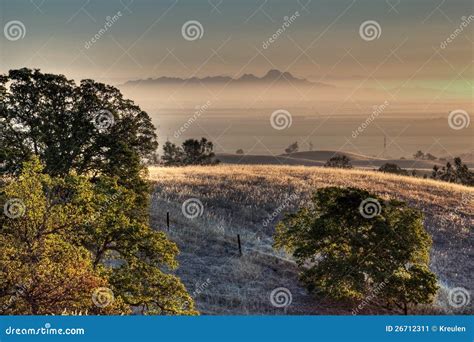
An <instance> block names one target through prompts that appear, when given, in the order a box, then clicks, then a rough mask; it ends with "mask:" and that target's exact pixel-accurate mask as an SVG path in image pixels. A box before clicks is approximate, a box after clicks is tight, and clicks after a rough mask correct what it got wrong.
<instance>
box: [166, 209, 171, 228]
mask: <svg viewBox="0 0 474 342" xmlns="http://www.w3.org/2000/svg"><path fill="white" fill-rule="evenodd" d="M166 226H167V227H168V231H169V230H170V212H169V211H167V212H166Z"/></svg>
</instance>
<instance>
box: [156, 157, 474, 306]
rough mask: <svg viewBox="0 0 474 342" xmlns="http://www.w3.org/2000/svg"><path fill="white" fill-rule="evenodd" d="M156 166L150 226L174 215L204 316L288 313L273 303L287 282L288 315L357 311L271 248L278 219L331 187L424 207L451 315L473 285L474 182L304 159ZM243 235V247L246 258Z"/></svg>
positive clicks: (186, 270) (175, 234)
mask: <svg viewBox="0 0 474 342" xmlns="http://www.w3.org/2000/svg"><path fill="white" fill-rule="evenodd" d="M149 171H150V172H149V178H150V180H152V181H153V182H154V184H155V191H154V195H153V202H152V207H151V223H152V226H153V227H154V228H155V229H162V230H166V212H167V211H168V212H170V218H171V228H170V231H169V233H168V234H169V236H170V238H171V239H172V240H174V241H176V242H177V243H178V245H179V247H180V249H181V252H182V253H181V255H180V268H179V270H178V274H179V276H181V277H182V279H183V281H184V282H185V284H186V286H187V287H188V290H189V291H190V292H191V293H193V292H194V294H193V297H194V298H195V299H196V302H197V305H198V309H199V310H200V311H201V312H202V313H208V314H246V313H250V314H264V313H269V314H272V313H278V314H281V313H283V309H279V308H275V307H273V306H272V305H271V303H270V300H269V295H270V292H271V291H272V290H273V289H275V288H277V287H286V288H288V289H290V291H291V293H292V296H293V302H292V304H291V305H290V306H289V307H288V308H286V309H285V310H286V313H288V314H341V313H342V314H350V312H351V309H352V305H353V304H349V303H346V304H338V305H335V303H333V302H331V301H330V300H327V299H325V298H318V297H314V296H310V295H308V294H307V293H306V291H305V289H304V288H302V287H301V286H300V285H299V283H298V274H297V269H296V266H295V264H294V263H293V262H292V260H291V259H290V258H289V257H288V256H287V255H285V254H284V253H282V252H279V251H275V250H273V249H272V247H271V245H272V235H273V230H274V226H275V224H276V223H277V222H278V220H279V219H281V217H283V213H284V212H287V211H292V210H295V209H296V208H298V207H299V206H300V205H302V204H304V203H305V202H306V201H307V200H308V198H309V196H310V194H311V192H312V191H313V190H314V189H316V188H319V187H325V186H354V187H360V188H364V189H367V190H369V191H373V192H375V193H377V194H379V195H381V196H382V197H385V198H397V199H400V200H404V201H407V202H409V203H410V204H411V205H412V206H415V207H417V208H420V209H421V210H423V212H424V213H425V217H426V220H425V227H426V229H427V230H428V232H429V233H430V235H431V236H432V238H433V249H432V252H431V258H432V259H431V268H432V270H433V271H434V272H435V273H436V274H437V275H438V277H439V279H440V282H441V285H442V286H443V288H442V291H440V296H439V300H438V307H439V310H440V311H444V312H451V309H450V308H449V307H448V306H447V305H446V298H445V297H446V291H447V289H449V288H453V287H465V288H467V289H470V286H471V285H472V284H473V283H474V282H473V277H472V275H473V274H474V266H473V265H474V263H473V250H472V241H473V239H472V238H473V232H472V226H473V222H474V210H473V207H474V206H473V199H474V190H473V189H472V188H468V187H464V186H460V185H455V184H448V183H442V182H437V181H433V180H424V179H418V178H411V177H403V176H395V175H388V174H383V173H378V172H370V171H363V170H340V169H326V168H318V167H304V166H275V165H267V166H265V165H261V166H257V165H221V166H216V167H183V168H150V170H149ZM190 198H196V199H198V200H199V201H201V202H202V204H203V211H202V215H201V216H200V217H196V218H194V219H190V218H187V217H185V216H184V215H183V213H182V204H183V202H184V201H186V200H188V199H190ZM273 213H275V215H274V216H272V214H273ZM269 215H270V216H271V217H272V218H271V219H268V217H269ZM266 220H267V221H266ZM266 223H267V224H266ZM237 234H240V236H241V240H242V244H243V256H241V257H240V256H239V253H238V248H237ZM471 305H472V303H471ZM471 310H472V306H471V307H470V308H468V311H471ZM369 311H370V312H374V311H371V310H370V309H369Z"/></svg>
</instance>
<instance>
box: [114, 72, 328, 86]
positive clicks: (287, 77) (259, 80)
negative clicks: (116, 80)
mask: <svg viewBox="0 0 474 342" xmlns="http://www.w3.org/2000/svg"><path fill="white" fill-rule="evenodd" d="M228 82H232V84H264V83H278V82H282V83H288V82H289V83H291V84H301V85H319V86H330V85H328V84H325V83H316V82H311V81H308V80H306V79H304V78H297V77H295V76H293V75H292V74H291V73H289V72H281V71H279V70H276V69H272V70H269V71H268V72H267V73H266V74H265V75H264V76H262V77H258V76H255V75H254V74H244V75H242V76H241V77H239V78H232V77H230V76H208V77H202V78H199V77H191V78H180V77H167V76H163V77H158V78H147V79H141V80H133V81H128V82H126V83H124V84H123V85H124V86H127V85H133V86H136V85H139V84H140V85H173V84H183V83H186V84H193V83H206V84H222V83H228Z"/></svg>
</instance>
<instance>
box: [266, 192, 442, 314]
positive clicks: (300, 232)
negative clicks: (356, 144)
mask: <svg viewBox="0 0 474 342" xmlns="http://www.w3.org/2000/svg"><path fill="white" fill-rule="evenodd" d="M311 204H312V205H311V206H310V207H306V208H302V209H300V210H299V211H298V212H297V213H295V214H291V215H288V216H287V217H286V218H285V219H284V220H283V221H282V222H280V223H279V225H278V226H277V230H276V235H275V247H276V248H285V249H287V250H288V251H290V252H291V253H292V254H293V256H294V257H295V258H296V261H297V263H298V264H299V265H300V266H301V267H302V281H303V282H304V283H305V284H306V285H307V287H308V288H309V289H310V290H318V291H320V292H322V293H325V294H327V295H329V296H331V297H333V298H336V299H344V300H357V299H361V298H364V297H365V296H367V295H368V294H369V293H370V292H371V291H372V290H373V286H374V284H380V283H385V282H388V283H390V284H391V287H389V286H387V287H385V288H384V290H383V291H382V292H381V294H380V295H379V299H381V300H382V301H386V302H388V303H391V304H394V303H397V304H400V303H402V304H403V305H402V307H404V308H405V307H406V305H407V304H409V303H412V304H418V303H429V302H431V301H432V300H433V296H434V294H435V293H436V290H437V288H436V278H435V276H434V274H433V273H431V272H430V271H429V269H428V262H429V249H430V247H431V239H430V237H429V236H428V234H427V233H426V231H425V229H424V227H423V215H422V213H421V212H420V211H419V210H416V209H413V208H410V207H408V206H407V205H406V204H405V203H403V202H399V201H394V200H391V201H385V200H383V199H382V198H380V197H378V196H376V195H374V194H370V193H368V192H367V191H364V190H361V189H356V188H337V187H328V188H323V189H319V190H318V191H316V192H315V193H314V196H313V198H312V203H311ZM366 204H367V205H372V206H373V207H372V209H374V210H375V211H374V212H373V211H369V210H367V212H365V211H364V209H367V208H363V206H364V205H366ZM368 213H370V215H367V214H368ZM308 262H310V263H309V264H308ZM406 264H410V265H416V266H414V267H413V268H412V269H410V271H409V272H408V271H406V270H405V265H406ZM303 265H304V267H303ZM308 265H310V266H308ZM392 280H393V283H392ZM420 284H421V285H423V286H422V288H421V287H419V285H420ZM393 287H395V288H396V289H394V288H393ZM388 289H391V290H388Z"/></svg>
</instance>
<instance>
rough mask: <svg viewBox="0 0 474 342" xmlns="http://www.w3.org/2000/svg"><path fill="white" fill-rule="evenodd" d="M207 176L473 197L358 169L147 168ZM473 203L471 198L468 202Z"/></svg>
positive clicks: (446, 200)
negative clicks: (260, 178)
mask: <svg viewBox="0 0 474 342" xmlns="http://www.w3.org/2000/svg"><path fill="white" fill-rule="evenodd" d="M206 177H212V178H216V177H225V178H226V179H228V180H235V181H246V180H251V179H256V178H259V177H264V178H265V180H266V181H270V182H272V183H274V184H277V185H284V184H287V183H291V184H292V185H293V186H296V187H300V188H302V189H307V190H314V189H315V188H319V187H324V186H341V187H349V186H352V187H358V188H362V189H366V190H369V191H373V192H376V193H377V194H380V195H382V196H392V197H397V198H403V199H411V200H419V201H422V202H425V203H427V204H433V205H437V206H446V207H452V208H454V207H455V206H458V205H462V207H463V208H464V207H466V208H467V207H468V204H469V203H465V204H461V203H460V201H461V200H462V198H463V196H465V198H467V197H469V196H470V198H471V199H472V198H473V196H474V189H473V188H472V187H467V186H463V185H459V184H453V183H447V182H440V181H436V180H432V179H423V178H415V177H409V176H398V175H393V174H387V173H382V172H374V171H366V170H358V169H350V170H345V169H333V168H320V167H307V166H275V165H271V166H268V165H218V166H213V167H203V166H187V167H150V168H149V179H150V180H156V181H159V182H161V181H164V180H170V181H177V182H180V181H186V182H200V181H201V180H202V179H203V178H206ZM471 204H472V201H471Z"/></svg>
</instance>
